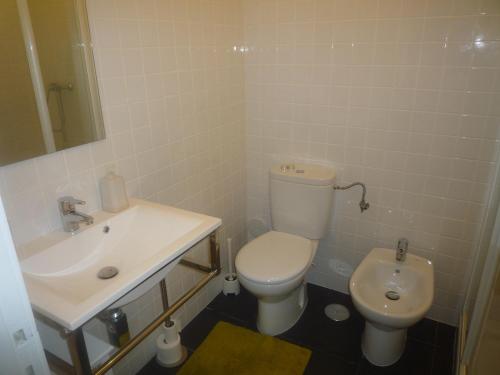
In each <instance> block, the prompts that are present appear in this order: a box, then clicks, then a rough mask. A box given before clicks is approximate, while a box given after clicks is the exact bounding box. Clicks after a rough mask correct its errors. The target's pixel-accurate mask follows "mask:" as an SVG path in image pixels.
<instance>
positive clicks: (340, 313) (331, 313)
mask: <svg viewBox="0 0 500 375" xmlns="http://www.w3.org/2000/svg"><path fill="white" fill-rule="evenodd" d="M325 314H326V316H327V317H329V318H330V319H331V320H334V321H336V322H341V321H343V320H346V319H349V316H350V315H351V314H350V313H349V310H348V309H347V307H345V306H343V305H337V304H331V305H328V306H326V307H325Z"/></svg>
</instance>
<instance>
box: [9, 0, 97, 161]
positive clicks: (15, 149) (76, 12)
mask: <svg viewBox="0 0 500 375" xmlns="http://www.w3.org/2000/svg"><path fill="white" fill-rule="evenodd" d="M0 50H1V51H2V53H1V54H0V82H1V85H0V165H6V164H10V163H14V162H17V161H21V160H25V159H29V158H33V157H36V156H40V155H44V154H47V153H50V152H55V151H59V150H63V149H66V148H69V147H74V146H78V145H81V144H84V143H89V142H93V141H97V140H100V139H103V138H104V127H103V120H102V112H101V104H100V100H99V93H98V89H97V80H96V74H95V67H94V57H93V54H92V49H91V39H90V32H89V27H88V20H87V12H86V8H85V1H84V0H58V1H40V0H0Z"/></svg>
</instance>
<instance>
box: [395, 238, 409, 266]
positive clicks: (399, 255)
mask: <svg viewBox="0 0 500 375" xmlns="http://www.w3.org/2000/svg"><path fill="white" fill-rule="evenodd" d="M407 252H408V240H407V239H406V238H400V239H399V240H398V245H397V247H396V260H397V261H398V262H404V261H405V260H406V253H407Z"/></svg>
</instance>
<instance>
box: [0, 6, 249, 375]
mask: <svg viewBox="0 0 500 375" xmlns="http://www.w3.org/2000/svg"><path fill="white" fill-rule="evenodd" d="M87 4H88V8H89V18H90V23H91V31H92V34H93V37H94V38H93V39H94V43H95V54H96V60H97V70H98V78H99V84H100V88H101V90H100V91H101V100H102V103H103V111H104V118H105V127H106V140H105V141H101V142H97V143H92V144H90V145H85V146H80V147H77V148H73V149H69V150H67V151H64V152H58V153H55V154H52V155H48V156H44V157H40V158H36V159H32V160H28V161H25V162H21V163H17V164H13V165H11V166H7V167H4V168H1V169H0V180H1V181H0V186H1V192H2V198H3V200H4V202H5V205H6V210H7V214H8V217H9V223H10V225H11V229H12V232H13V236H14V239H15V242H16V244H18V245H19V244H22V243H25V242H28V241H30V240H32V239H34V238H36V237H38V236H40V235H42V234H44V233H47V232H49V231H51V230H53V229H55V228H58V227H60V219H59V216H58V212H57V206H56V199H57V197H59V196H62V195H66V194H69V195H73V196H75V197H77V198H80V199H84V200H86V201H87V205H86V207H83V208H82V210H83V211H86V212H92V211H95V210H97V209H98V208H99V207H100V202H99V195H98V180H99V178H100V177H101V176H103V175H104V174H105V172H106V171H108V170H116V171H117V172H118V173H120V174H121V175H123V176H124V177H125V180H126V182H127V188H128V192H129V194H130V195H132V196H136V197H143V198H146V199H150V200H153V201H157V202H160V203H165V204H172V205H175V206H177V207H181V208H186V209H190V210H194V211H197V212H203V213H207V214H210V215H214V216H218V217H221V218H222V220H223V228H222V230H221V231H220V234H221V241H222V242H223V240H224V238H226V237H232V238H233V244H234V247H235V248H238V247H239V246H240V245H241V243H242V241H243V239H244V236H245V201H244V199H242V197H244V196H245V188H246V186H245V172H244V167H245V163H244V158H245V154H244V148H245V146H244V125H243V121H244V100H243V94H244V82H243V78H244V70H243V56H242V54H241V52H240V50H239V49H238V48H234V47H235V46H239V45H241V43H242V35H243V28H242V18H241V14H242V13H241V7H240V2H239V1H235V0H206V1H169V0H116V1H114V0H89V1H87ZM223 259H224V257H223ZM178 268H179V269H178V270H175V272H174V273H172V274H171V277H170V278H169V280H168V281H169V292H170V295H171V296H172V298H173V299H175V297H178V296H179V294H180V293H181V292H182V291H183V290H186V289H187V288H189V287H190V286H192V285H193V281H194V280H195V279H196V278H197V277H199V276H196V275H193V274H192V272H191V271H186V270H185V269H183V267H182V266H178ZM219 287H220V280H218V281H216V282H215V283H213V284H212V285H209V286H208V287H207V288H205V289H204V291H203V292H202V294H200V295H199V296H198V297H197V298H196V299H195V300H193V301H191V302H190V303H189V304H188V305H186V308H184V309H183V310H182V311H181V315H180V317H181V319H182V320H183V323H184V324H186V323H187V322H188V321H189V320H190V319H191V318H192V317H193V316H194V315H196V314H197V313H198V312H199V311H200V310H201V309H202V308H203V307H204V306H205V305H206V304H207V303H208V302H209V301H210V299H211V298H212V297H213V296H215V294H216V293H217V292H218V291H219V290H220V288H219ZM152 294H153V295H154V296H155V297H154V298H149V297H145V298H143V299H142V300H141V301H139V302H138V303H135V304H134V306H135V308H134V307H131V309H132V310H131V311H128V312H129V315H130V316H131V319H132V320H133V322H132V323H131V326H132V327H133V330H135V331H137V330H138V329H139V327H140V326H141V325H142V326H143V324H145V323H147V322H146V320H147V319H148V318H149V317H150V316H151V314H146V313H144V314H142V315H141V314H138V313H137V312H138V311H141V312H142V311H146V312H151V313H152V312H153V311H157V309H156V310H155V308H158V307H159V306H161V305H159V302H158V301H159V296H158V290H154V291H153V292H152ZM153 299H154V300H155V301H156V302H155V303H153ZM134 309H135V310H134ZM137 316H141V318H140V319H139V318H137ZM136 323H137V324H136ZM153 349H154V346H152V345H151V343H147V344H146V345H143V346H141V347H140V348H139V349H137V350H136V351H135V352H134V353H135V354H134V356H133V358H132V359H133V360H130V361H129V362H127V363H128V365H125V366H120V367H121V371H125V373H135V371H136V370H137V369H139V368H140V367H141V366H142V365H143V364H144V363H145V361H146V360H149V358H150V357H151V356H152V355H153Z"/></svg>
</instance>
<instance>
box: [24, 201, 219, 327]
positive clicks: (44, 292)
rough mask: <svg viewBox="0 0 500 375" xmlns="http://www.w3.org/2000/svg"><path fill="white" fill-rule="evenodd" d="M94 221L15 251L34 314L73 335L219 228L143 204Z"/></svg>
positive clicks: (201, 218) (203, 218) (206, 219)
mask: <svg viewBox="0 0 500 375" xmlns="http://www.w3.org/2000/svg"><path fill="white" fill-rule="evenodd" d="M93 216H94V224H92V225H90V226H87V227H82V229H81V230H80V231H79V232H78V233H76V234H69V233H66V232H62V231H55V232H53V233H51V234H49V235H47V236H44V237H41V238H39V239H37V240H35V241H33V242H31V243H29V244H27V245H25V246H23V247H22V248H21V251H20V253H21V254H25V256H24V257H23V259H22V260H21V269H22V271H23V275H24V278H25V281H26V286H27V289H28V294H29V297H30V301H31V304H32V306H33V308H34V310H35V311H37V312H39V313H41V314H42V315H45V316H47V317H48V318H50V319H52V320H54V321H56V322H57V323H59V324H60V325H62V326H63V327H65V328H68V329H70V330H73V329H75V328H78V327H79V326H81V325H82V324H83V323H85V322H86V321H87V320H89V319H90V318H92V317H93V316H94V315H95V314H97V313H98V312H99V311H101V310H103V309H104V308H107V307H118V306H121V305H123V304H126V303H129V302H131V301H132V300H134V299H136V298H138V297H140V296H141V295H142V294H144V293H145V292H146V291H147V290H149V289H150V288H151V287H152V286H153V285H155V284H156V283H157V282H159V281H160V280H161V279H162V278H163V277H165V275H166V274H167V273H168V272H169V271H170V270H171V269H172V268H173V267H174V266H175V265H176V264H177V263H178V262H179V261H180V259H181V257H182V255H183V254H184V253H185V252H186V251H187V250H189V248H191V247H192V246H193V245H194V244H196V243H197V242H199V241H200V240H202V239H203V238H205V237H206V236H207V235H208V234H210V233H211V232H212V231H214V230H215V229H216V228H217V227H219V226H220V224H221V221H220V219H218V218H214V217H211V216H207V215H202V214H197V213H194V212H190V211H186V210H181V209H177V208H174V207H170V206H165V205H161V204H157V203H152V202H149V201H144V200H140V199H132V200H131V205H130V207H129V208H128V209H126V210H125V211H122V212H121V213H118V214H109V213H105V212H97V213H94V214H93Z"/></svg>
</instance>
